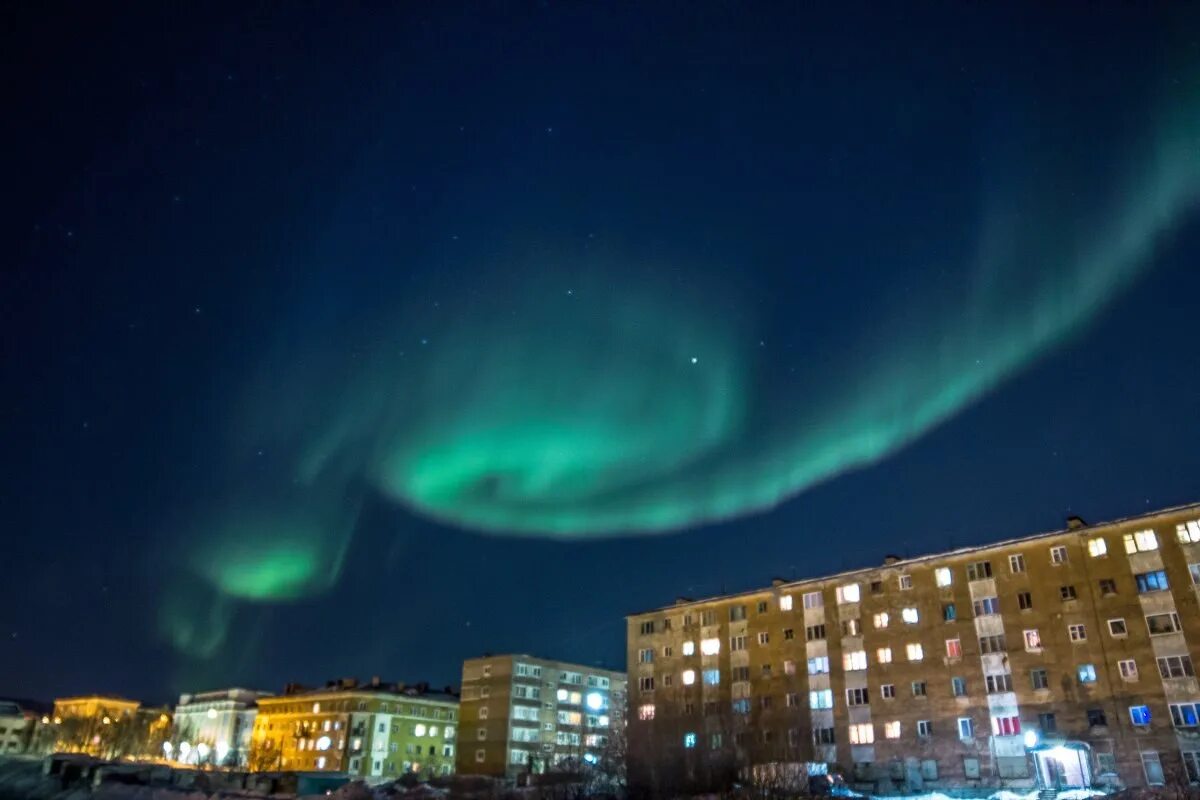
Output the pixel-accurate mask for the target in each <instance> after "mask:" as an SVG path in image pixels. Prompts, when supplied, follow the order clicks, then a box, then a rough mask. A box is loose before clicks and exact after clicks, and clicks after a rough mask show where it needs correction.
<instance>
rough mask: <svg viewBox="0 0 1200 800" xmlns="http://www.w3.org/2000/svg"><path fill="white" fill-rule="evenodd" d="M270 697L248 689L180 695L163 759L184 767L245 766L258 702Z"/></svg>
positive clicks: (268, 694) (267, 693)
mask: <svg viewBox="0 0 1200 800" xmlns="http://www.w3.org/2000/svg"><path fill="white" fill-rule="evenodd" d="M269 696H270V693H269V692H256V691H251V690H249V689H222V690H220V691H215V692H200V693H198V694H184V695H180V697H179V705H177V706H175V729H174V732H173V734H172V737H171V740H170V741H168V742H167V743H166V744H165V745H164V755H165V756H166V757H167V758H170V759H173V760H175V761H179V762H180V763H185V764H202V763H212V764H214V765H216V766H227V767H244V766H246V764H247V763H248V760H249V755H250V735H251V733H252V732H253V730H254V717H255V715H256V714H257V712H258V700H259V698H262V697H269Z"/></svg>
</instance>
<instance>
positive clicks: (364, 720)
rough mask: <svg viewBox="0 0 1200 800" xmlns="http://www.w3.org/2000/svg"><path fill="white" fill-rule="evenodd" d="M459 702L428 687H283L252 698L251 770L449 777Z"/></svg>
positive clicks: (350, 683)
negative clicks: (278, 692) (254, 708)
mask: <svg viewBox="0 0 1200 800" xmlns="http://www.w3.org/2000/svg"><path fill="white" fill-rule="evenodd" d="M457 726H458V696H457V695H455V694H453V693H452V692H451V691H450V690H449V688H447V689H445V690H443V691H433V690H430V688H429V686H428V684H415V685H405V684H402V683H401V684H397V683H384V682H382V681H380V680H379V678H372V679H371V681H370V682H368V683H359V682H358V681H357V680H356V679H353V678H347V679H343V680H339V681H330V682H329V683H327V684H326V685H325V686H324V687H322V688H319V689H309V688H305V687H301V686H297V685H291V686H288V687H287V688H286V689H285V690H284V693H283V694H281V695H278V696H274V697H260V698H258V714H257V716H256V717H255V720H254V732H253V734H252V740H251V745H250V753H249V757H248V764H249V767H250V769H251V770H256V771H274V770H290V771H296V772H303V771H327V772H342V773H348V774H350V775H352V776H356V777H361V778H364V779H367V780H368V781H372V780H377V781H385V780H395V779H396V778H399V777H400V776H402V775H405V774H409V773H411V774H414V775H417V776H420V777H422V778H428V777H430V776H433V775H449V774H450V773H451V772H453V771H454V758H455V740H456V737H457Z"/></svg>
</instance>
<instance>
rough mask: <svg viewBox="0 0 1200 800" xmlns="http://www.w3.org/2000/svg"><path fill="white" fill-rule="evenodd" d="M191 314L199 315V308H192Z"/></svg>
mask: <svg viewBox="0 0 1200 800" xmlns="http://www.w3.org/2000/svg"><path fill="white" fill-rule="evenodd" d="M192 313H193V314H199V313H200V306H196V307H195V308H193V309H192Z"/></svg>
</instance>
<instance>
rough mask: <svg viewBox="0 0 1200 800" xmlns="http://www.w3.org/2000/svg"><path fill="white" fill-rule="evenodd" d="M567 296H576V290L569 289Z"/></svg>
mask: <svg viewBox="0 0 1200 800" xmlns="http://www.w3.org/2000/svg"><path fill="white" fill-rule="evenodd" d="M567 294H568V295H574V294H575V290H574V289H567Z"/></svg>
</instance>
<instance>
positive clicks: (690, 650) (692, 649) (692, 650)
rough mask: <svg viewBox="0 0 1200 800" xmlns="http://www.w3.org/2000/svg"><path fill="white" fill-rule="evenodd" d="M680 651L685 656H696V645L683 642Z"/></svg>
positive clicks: (690, 642)
mask: <svg viewBox="0 0 1200 800" xmlns="http://www.w3.org/2000/svg"><path fill="white" fill-rule="evenodd" d="M680 651H681V652H682V653H683V654H684V655H685V656H693V655H695V654H696V643H695V642H692V641H687V642H684V643H683V647H681V648H680Z"/></svg>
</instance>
